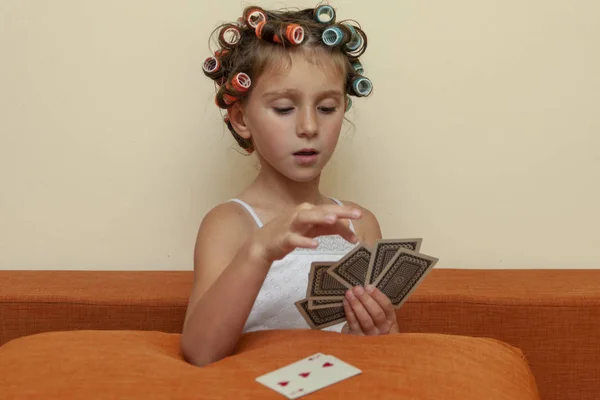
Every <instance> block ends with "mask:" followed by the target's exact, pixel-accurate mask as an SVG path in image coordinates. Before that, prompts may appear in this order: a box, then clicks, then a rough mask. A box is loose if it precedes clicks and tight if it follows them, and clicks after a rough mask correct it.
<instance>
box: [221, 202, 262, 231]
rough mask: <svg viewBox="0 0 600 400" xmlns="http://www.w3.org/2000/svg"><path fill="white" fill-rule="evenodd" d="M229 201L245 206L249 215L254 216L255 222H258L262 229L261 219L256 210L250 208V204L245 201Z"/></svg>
mask: <svg viewBox="0 0 600 400" xmlns="http://www.w3.org/2000/svg"><path fill="white" fill-rule="evenodd" d="M227 201H232V202H235V203H238V204H240V205H241V206H243V207H244V208H245V209H246V211H248V213H249V214H250V215H251V216H252V218H254V222H256V225H258V227H259V228H262V226H263V223H262V221H261V220H260V218H258V215H257V214H256V212H255V211H254V209H253V208H252V207H251V206H250V204H248V203H246V202H245V201H242V200H240V199H229V200H227Z"/></svg>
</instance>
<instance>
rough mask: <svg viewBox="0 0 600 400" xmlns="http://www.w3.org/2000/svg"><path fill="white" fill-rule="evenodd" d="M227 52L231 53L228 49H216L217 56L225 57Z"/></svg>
mask: <svg viewBox="0 0 600 400" xmlns="http://www.w3.org/2000/svg"><path fill="white" fill-rule="evenodd" d="M227 54H229V50H228V49H219V50H217V51H215V57H217V58H219V59H220V58H223V57H225V56H226V55H227Z"/></svg>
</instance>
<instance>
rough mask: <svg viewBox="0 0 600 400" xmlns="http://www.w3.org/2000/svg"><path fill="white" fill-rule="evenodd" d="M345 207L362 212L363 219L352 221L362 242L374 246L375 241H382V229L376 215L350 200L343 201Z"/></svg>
mask: <svg viewBox="0 0 600 400" xmlns="http://www.w3.org/2000/svg"><path fill="white" fill-rule="evenodd" d="M341 202H342V203H343V204H344V205H347V206H351V207H356V208H358V209H359V210H361V211H362V217H361V218H360V219H358V220H354V221H352V224H353V225H354V229H355V230H356V234H357V236H358V238H359V240H360V241H361V242H364V243H366V244H368V245H369V246H374V245H375V241H376V240H379V239H381V237H382V235H381V227H380V226H379V221H378V220H377V217H376V216H375V214H374V213H373V212H372V211H371V210H369V209H368V208H366V207H363V206H361V205H360V204H358V203H355V202H353V201H349V200H341Z"/></svg>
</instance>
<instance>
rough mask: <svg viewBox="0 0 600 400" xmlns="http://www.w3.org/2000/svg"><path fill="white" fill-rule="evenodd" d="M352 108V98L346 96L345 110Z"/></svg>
mask: <svg viewBox="0 0 600 400" xmlns="http://www.w3.org/2000/svg"><path fill="white" fill-rule="evenodd" d="M351 108H352V99H351V98H350V96H347V97H346V112H348V111H350V109H351Z"/></svg>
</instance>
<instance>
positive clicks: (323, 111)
mask: <svg viewBox="0 0 600 400" xmlns="http://www.w3.org/2000/svg"><path fill="white" fill-rule="evenodd" d="M311 55H312V57H309V56H307V54H306V53H305V52H297V53H296V52H294V53H291V54H290V57H291V65H289V67H288V68H285V69H283V68H280V69H276V68H271V69H270V70H266V71H264V73H263V74H262V75H261V76H260V77H259V79H257V80H256V82H253V83H252V85H253V86H252V92H251V93H250V95H249V97H248V99H247V102H246V104H245V105H244V106H243V108H244V112H243V116H244V123H245V128H246V132H245V133H246V134H245V135H243V136H250V137H252V140H253V143H254V148H255V150H256V151H257V153H258V154H259V157H260V158H261V162H262V163H264V162H266V163H268V164H269V165H270V166H272V167H273V168H274V169H275V170H277V171H278V172H279V173H281V174H282V175H284V176H286V177H287V178H289V179H291V180H294V181H297V182H307V181H310V180H312V179H314V178H315V177H317V176H318V175H319V174H320V173H321V170H322V169H323V168H324V167H325V165H326V164H327V162H328V161H329V159H330V158H331V155H332V154H333V151H334V150H335V147H336V145H337V142H338V138H339V135H340V131H341V128H342V122H343V120H344V113H345V108H346V107H345V106H346V103H345V98H346V97H345V93H344V75H343V73H342V71H340V68H339V66H337V65H336V64H335V61H334V60H333V59H332V58H331V56H328V55H327V54H320V53H315V54H311ZM317 57H318V58H317Z"/></svg>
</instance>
